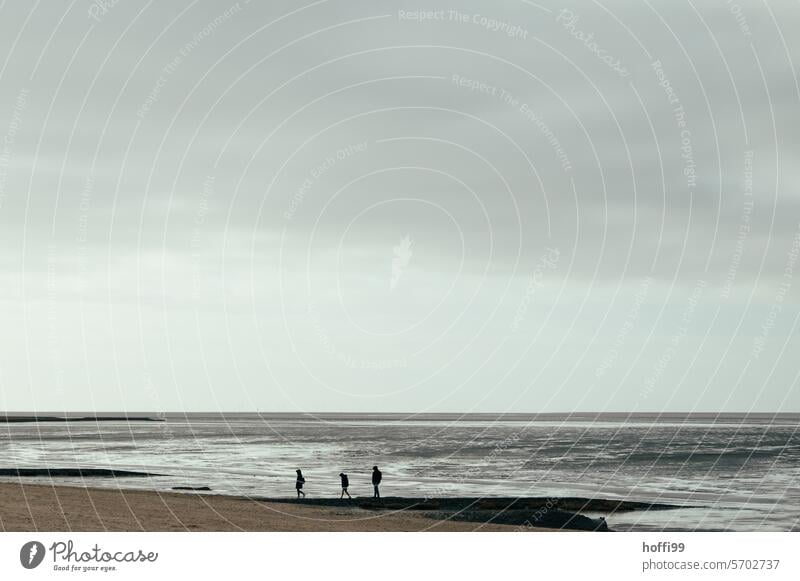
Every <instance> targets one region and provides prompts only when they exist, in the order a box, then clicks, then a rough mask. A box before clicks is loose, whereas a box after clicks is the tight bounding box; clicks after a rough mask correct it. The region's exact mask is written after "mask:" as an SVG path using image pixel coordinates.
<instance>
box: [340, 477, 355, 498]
mask: <svg viewBox="0 0 800 581" xmlns="http://www.w3.org/2000/svg"><path fill="white" fill-rule="evenodd" d="M339 478H341V479H342V495H341V496H340V497H339V499H342V498H344V495H345V494H346V495H347V498H353V497H352V496H350V493H349V492H347V487H348V486H350V479H349V478H348V477H347V474H345V473H344V472H339Z"/></svg>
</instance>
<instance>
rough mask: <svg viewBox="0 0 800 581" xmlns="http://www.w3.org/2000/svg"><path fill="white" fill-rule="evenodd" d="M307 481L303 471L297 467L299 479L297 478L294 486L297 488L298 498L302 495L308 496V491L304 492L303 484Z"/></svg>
mask: <svg viewBox="0 0 800 581" xmlns="http://www.w3.org/2000/svg"><path fill="white" fill-rule="evenodd" d="M305 483H306V479H305V478H303V473H302V472H300V469H299V468H298V469H297V480H295V483H294V487H295V489H296V490H297V498H300V495H301V494H302V495H303V498H305V497H306V493H305V492H303V484H305Z"/></svg>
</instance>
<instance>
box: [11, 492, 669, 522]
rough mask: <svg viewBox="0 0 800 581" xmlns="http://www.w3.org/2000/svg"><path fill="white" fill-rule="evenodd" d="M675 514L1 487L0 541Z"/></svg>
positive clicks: (486, 501)
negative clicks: (72, 534) (2, 534)
mask: <svg viewBox="0 0 800 581" xmlns="http://www.w3.org/2000/svg"><path fill="white" fill-rule="evenodd" d="M678 508H681V507H680V506H677V505H662V504H651V503H638V502H630V501H618V500H606V499H586V498H538V497H524V498H509V497H482V498H473V497H447V498H407V497H386V498H382V499H380V500H376V499H373V498H371V497H353V499H352V500H347V499H344V500H340V499H338V498H335V497H333V498H332V497H320V498H313V497H312V498H306V499H302V500H297V499H295V498H292V497H281V498H274V497H245V496H234V495H226V494H219V493H214V492H213V491H211V490H203V489H196V490H191V489H189V490H184V491H182V492H178V491H155V490H141V489H130V488H99V487H92V486H77V485H71V484H63V485H62V484H52V483H29V482H21V481H5V482H0V531H32V530H37V531H38V530H45V531H149V532H156V531H206V532H211V531H286V532H288V531H304V532H312V531H315V532H333V531H343V532H379V531H387V532H388V531H394V532H417V531H492V532H520V531H551V532H552V531H598V532H600V531H609V530H611V529H609V528H608V526H607V525H606V521H605V519H604V518H590V517H588V516H585V515H584V514H581V513H583V512H591V513H594V514H598V513H603V514H605V515H607V516H612V515H613V514H614V513H616V512H631V511H634V512H638V511H648V510H670V509H678Z"/></svg>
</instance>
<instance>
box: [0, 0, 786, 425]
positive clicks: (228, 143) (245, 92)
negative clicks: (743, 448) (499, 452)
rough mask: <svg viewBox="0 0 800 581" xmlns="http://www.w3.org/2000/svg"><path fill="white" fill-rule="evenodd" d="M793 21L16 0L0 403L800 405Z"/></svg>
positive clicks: (162, 407) (10, 45)
mask: <svg viewBox="0 0 800 581" xmlns="http://www.w3.org/2000/svg"><path fill="white" fill-rule="evenodd" d="M262 4H265V5H268V6H263V5H262ZM798 27H800V4H798V3H797V2H755V1H753V2H749V1H748V2H746V1H741V2H740V3H739V4H737V3H735V2H730V1H724V0H719V1H713V2H684V1H680V0H679V1H674V0H670V1H665V0H661V1H655V0H644V1H643V2H641V3H638V2H637V3H632V2H618V1H608V2H589V1H580V2H575V1H571V2H564V3H552V2H548V1H545V2H541V3H539V2H528V1H522V0H508V1H503V2H499V1H498V2H473V1H468V0H459V1H458V2H449V1H442V2H432V3H427V2H413V3H403V2H388V1H383V0H380V1H371V2H358V3H356V2H344V1H334V0H331V1H325V0H320V1H317V2H310V3H308V4H305V5H301V3H300V2H289V1H274V2H273V1H271V2H268V3H266V2H265V3H261V2H253V3H249V2H246V1H244V0H242V1H240V2H238V3H227V2H221V1H215V2H212V1H199V0H198V1H194V2H183V1H181V2H159V3H156V2H152V1H151V2H149V3H146V4H145V3H144V2H134V1H129V0H119V1H117V2H99V1H98V2H96V3H92V2H89V1H88V0H75V1H72V2H66V1H64V2H38V1H37V2H22V1H21V0H8V1H6V2H2V3H0V409H6V410H15V411H19V410H38V411H44V410H55V411H59V410H128V411H140V410H146V411H153V410H156V411H181V410H186V411H231V410H237V411H251V410H261V411H401V412H417V411H420V412H421V411H461V412H470V411H492V412H502V411H515V412H536V411H563V412H569V411H620V410H622V411H662V410H663V411H795V412H797V411H800V389H798V373H800V361H799V360H798V357H797V354H798V352H799V351H798V350H799V349H800V339H798V336H799V334H798V332H797V323H798V316H800V308H799V305H800V257H798V255H799V254H800V191H798V184H800V165H798V163H797V160H798V156H800V85H799V84H798V71H797V65H799V64H800V40H798V37H797V34H796V30H797V29H798Z"/></svg>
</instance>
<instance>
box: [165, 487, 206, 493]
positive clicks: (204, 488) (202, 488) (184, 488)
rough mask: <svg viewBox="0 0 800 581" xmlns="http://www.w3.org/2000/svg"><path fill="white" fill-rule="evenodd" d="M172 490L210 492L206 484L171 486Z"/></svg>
mask: <svg viewBox="0 0 800 581" xmlns="http://www.w3.org/2000/svg"><path fill="white" fill-rule="evenodd" d="M172 490H191V491H194V492H210V491H211V489H210V488H209V487H208V486H173V487H172Z"/></svg>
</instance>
